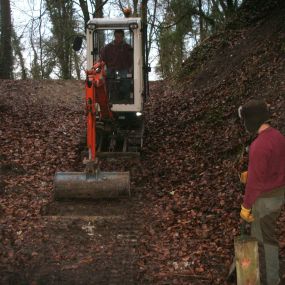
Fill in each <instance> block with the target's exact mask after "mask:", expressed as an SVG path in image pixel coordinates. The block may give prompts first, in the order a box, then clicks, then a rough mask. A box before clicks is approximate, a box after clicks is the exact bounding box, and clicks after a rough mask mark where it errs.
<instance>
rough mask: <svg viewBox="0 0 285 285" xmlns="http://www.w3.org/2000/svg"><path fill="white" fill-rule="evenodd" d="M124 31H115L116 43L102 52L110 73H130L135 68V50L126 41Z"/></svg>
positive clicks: (107, 46) (108, 45) (110, 44)
mask: <svg viewBox="0 0 285 285" xmlns="http://www.w3.org/2000/svg"><path fill="white" fill-rule="evenodd" d="M124 35H125V33H124V30H115V32H114V41H112V42H111V43H109V44H107V45H106V46H105V47H104V48H103V49H102V50H101V54H100V57H101V60H103V61H104V62H105V63H106V65H107V69H108V70H109V72H114V71H125V72H130V71H131V70H132V68H133V48H132V46H130V45H129V44H127V43H126V42H125V40H124Z"/></svg>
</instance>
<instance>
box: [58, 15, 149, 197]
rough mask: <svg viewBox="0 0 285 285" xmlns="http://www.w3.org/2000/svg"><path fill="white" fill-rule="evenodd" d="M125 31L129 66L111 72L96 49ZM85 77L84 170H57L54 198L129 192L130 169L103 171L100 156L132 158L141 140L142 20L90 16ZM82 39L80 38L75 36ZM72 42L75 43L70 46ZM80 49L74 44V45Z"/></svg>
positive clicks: (145, 86) (143, 94)
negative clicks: (130, 60) (119, 32)
mask: <svg viewBox="0 0 285 285" xmlns="http://www.w3.org/2000/svg"><path fill="white" fill-rule="evenodd" d="M116 30H120V31H122V30H123V31H124V37H125V39H124V40H125V41H126V43H127V44H128V46H131V51H132V59H133V60H132V62H133V63H132V67H131V68H130V70H129V71H128V72H125V71H124V72H122V71H121V70H112V72H109V70H108V66H107V65H106V63H105V62H104V61H103V60H102V59H101V51H102V48H104V47H105V46H106V45H107V44H110V43H111V42H112V41H113V37H114V33H115V31H116ZM86 40H87V71H86V81H85V103H86V126H87V136H86V138H87V148H88V159H86V160H85V161H84V163H85V166H86V167H85V171H84V172H57V173H56V174H55V177H54V190H55V191H54V193H55V194H54V195H55V199H56V200H59V199H74V198H75V199H76V198H83V199H100V198H116V197H119V196H128V195H130V174H129V172H103V171H101V170H100V168H99V163H100V159H103V158H118V157H123V158H124V157H125V156H126V157H137V156H139V155H140V150H141V147H142V143H143V132H144V124H143V105H144V101H145V98H146V96H147V95H148V72H149V67H148V63H147V56H146V54H147V50H146V42H147V41H146V25H144V24H143V23H142V20H141V18H134V17H131V18H113V19H108V18H94V19H92V20H90V21H89V22H88V25H87V30H86ZM75 41H77V43H78V42H81V43H80V45H81V44H82V38H81V39H80V38H79V39H78V38H77V39H75ZM75 46H76V47H75ZM73 47H74V49H77V50H79V49H80V47H78V44H76V45H75V44H74V45H73Z"/></svg>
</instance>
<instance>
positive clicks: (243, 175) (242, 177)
mask: <svg viewBox="0 0 285 285" xmlns="http://www.w3.org/2000/svg"><path fill="white" fill-rule="evenodd" d="M247 176H248V172H247V171H244V172H242V173H241V174H240V177H239V180H240V182H241V183H242V184H246V182H247Z"/></svg>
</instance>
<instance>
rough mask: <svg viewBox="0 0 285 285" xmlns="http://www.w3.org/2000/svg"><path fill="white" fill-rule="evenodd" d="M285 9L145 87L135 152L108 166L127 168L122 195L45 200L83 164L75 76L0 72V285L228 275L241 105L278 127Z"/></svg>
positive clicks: (80, 100)
mask: <svg viewBox="0 0 285 285" xmlns="http://www.w3.org/2000/svg"><path fill="white" fill-rule="evenodd" d="M279 2H280V3H281V2H282V1H279ZM284 6H285V4H283V3H282V4H281V6H280V7H277V9H271V10H270V11H271V12H270V13H269V14H268V15H267V17H263V18H258V17H257V18H258V20H256V21H253V23H252V24H251V25H249V26H247V27H242V26H241V27H240V28H238V29H237V28H236V29H235V30H230V31H229V30H226V31H225V32H222V33H220V34H218V35H216V36H213V37H211V38H209V39H208V40H207V41H205V42H204V43H203V44H202V46H201V47H200V48H199V49H198V50H194V51H193V53H192V57H191V58H190V59H189V60H188V61H186V62H185V64H184V68H183V72H181V73H180V74H179V80H177V79H176V81H173V80H168V81H167V83H166V81H164V82H156V83H152V84H151V92H150V97H149V98H148V101H147V103H146V106H145V113H144V115H145V138H144V139H145V141H144V147H143V151H142V155H141V158H140V159H139V160H129V161H116V162H112V163H109V162H105V163H103V165H102V168H103V169H104V170H115V171H125V170H128V171H130V173H131V191H132V196H131V198H130V199H120V200H114V201H100V202H91V201H80V202H79V201H78V202H74V201H65V202H55V201H54V200H53V177H54V174H55V173H56V171H82V170H83V164H82V157H81V151H82V143H81V141H80V140H81V136H82V132H83V131H84V129H85V119H84V116H85V115H84V113H85V111H84V109H85V106H84V84H83V82H79V81H11V80H2V81H0V144H1V148H0V178H1V179H0V284H33V285H36V284H100V285H101V284H164V285H166V284H169V285H170V284H179V285H183V284H193V285H195V284H196V285H198V284H200V285H202V284H226V282H225V278H226V275H227V273H228V270H229V267H230V265H231V262H232V260H233V256H234V246H233V241H234V238H235V237H236V236H238V235H239V228H240V224H241V221H240V218H239V211H240V204H241V203H242V197H243V186H242V185H241V184H240V182H239V177H238V175H239V173H240V172H241V171H244V170H246V169H247V159H248V157H247V153H246V152H245V149H246V146H248V145H249V143H250V142H251V141H252V139H253V137H249V136H248V135H246V133H245V131H244V129H243V127H242V125H241V124H240V121H239V119H238V117H237V108H238V107H239V106H240V105H241V104H243V103H244V102H245V101H246V100H248V99H250V98H264V99H265V100H266V101H267V103H268V104H269V105H270V109H271V112H272V125H273V126H274V127H277V128H278V129H279V130H280V131H281V132H282V133H283V134H285V112H284V110H285V100H284V98H285V87H284V86H285V85H284V82H285V48H284V42H285V25H284V13H285V7H284ZM250 15H252V13H251V14H250ZM173 82H174V83H173ZM178 82H179V83H178ZM284 222H285V213H284V209H283V210H282V213H281V215H280V218H279V220H278V228H277V236H278V240H279V245H280V259H281V260H282V266H281V271H282V275H283V278H284V277H285V228H284Z"/></svg>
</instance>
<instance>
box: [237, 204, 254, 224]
mask: <svg viewBox="0 0 285 285" xmlns="http://www.w3.org/2000/svg"><path fill="white" fill-rule="evenodd" d="M240 217H241V218H242V219H243V220H245V221H246V222H248V223H252V222H253V221H254V217H253V215H252V214H251V209H247V208H245V207H244V206H243V205H241V211H240Z"/></svg>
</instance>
